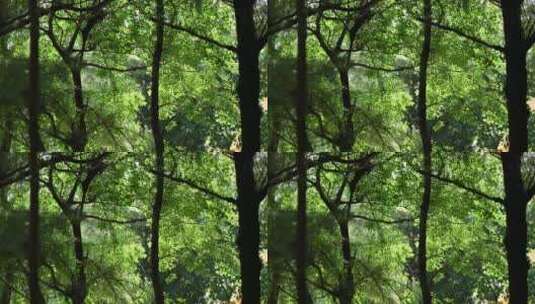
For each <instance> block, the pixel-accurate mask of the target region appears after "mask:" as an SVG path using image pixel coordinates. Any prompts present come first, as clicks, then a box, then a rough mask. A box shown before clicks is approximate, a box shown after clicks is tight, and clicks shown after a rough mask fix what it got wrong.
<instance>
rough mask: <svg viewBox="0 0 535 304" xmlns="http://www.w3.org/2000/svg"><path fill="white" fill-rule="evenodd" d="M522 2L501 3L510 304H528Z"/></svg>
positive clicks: (504, 174) (525, 109)
mask: <svg viewBox="0 0 535 304" xmlns="http://www.w3.org/2000/svg"><path fill="white" fill-rule="evenodd" d="M521 6H522V1H521V0H507V1H506V0H502V1H501V8H502V16H503V27H504V36H505V60H506V70H507V74H506V84H505V95H506V101H507V103H506V104H507V113H508V127H509V152H506V153H502V154H501V160H502V168H503V178H504V186H505V209H506V221H507V228H506V236H505V248H506V251H507V263H508V270H509V274H508V277H509V293H510V301H511V303H518V304H525V303H528V283H527V274H528V269H529V262H528V260H527V256H526V250H527V222H526V207H527V203H528V202H527V200H528V197H527V194H526V193H525V190H524V187H523V185H522V178H521V158H522V153H523V152H525V151H527V149H528V131H527V123H528V119H529V111H528V108H527V105H526V98H527V70H526V56H527V45H525V42H524V40H523V37H522V18H521V10H522V8H521Z"/></svg>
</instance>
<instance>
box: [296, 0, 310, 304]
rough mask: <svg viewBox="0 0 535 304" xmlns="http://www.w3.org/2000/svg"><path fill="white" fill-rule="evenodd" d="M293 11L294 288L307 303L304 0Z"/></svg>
mask: <svg viewBox="0 0 535 304" xmlns="http://www.w3.org/2000/svg"><path fill="white" fill-rule="evenodd" d="M296 12H297V96H296V99H295V109H296V116H297V123H296V135H297V173H298V175H297V233H296V237H297V240H296V246H297V248H296V255H295V258H296V266H297V273H296V289H297V302H298V303H300V304H305V303H310V299H309V293H308V290H307V283H306V261H307V256H306V253H307V234H308V233H307V213H306V212H307V185H306V165H305V150H306V146H307V144H306V142H307V140H306V108H307V99H308V96H307V95H308V87H307V53H306V40H307V16H306V7H305V1H304V0H296Z"/></svg>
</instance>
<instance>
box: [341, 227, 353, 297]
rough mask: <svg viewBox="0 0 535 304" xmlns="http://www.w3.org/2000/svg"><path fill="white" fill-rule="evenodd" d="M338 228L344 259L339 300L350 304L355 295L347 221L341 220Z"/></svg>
mask: <svg viewBox="0 0 535 304" xmlns="http://www.w3.org/2000/svg"><path fill="white" fill-rule="evenodd" d="M338 228H339V230H340V236H341V237H342V257H343V259H344V282H343V289H342V291H341V292H340V297H339V299H340V304H351V303H353V297H354V295H355V282H354V280H353V259H352V257H351V242H350V239H349V226H348V223H347V221H346V220H345V219H344V220H341V221H340V222H339V223H338Z"/></svg>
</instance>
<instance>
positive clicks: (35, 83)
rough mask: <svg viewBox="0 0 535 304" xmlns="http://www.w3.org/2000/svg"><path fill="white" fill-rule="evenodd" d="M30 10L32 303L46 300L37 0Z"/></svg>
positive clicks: (30, 237) (29, 236) (30, 239)
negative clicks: (41, 264) (41, 227)
mask: <svg viewBox="0 0 535 304" xmlns="http://www.w3.org/2000/svg"><path fill="white" fill-rule="evenodd" d="M28 11H29V14H30V60H29V87H28V91H29V94H28V113H29V124H28V133H29V137H30V153H29V162H30V213H29V235H28V265H29V270H30V271H29V274H28V287H29V290H30V302H31V303H32V304H41V303H44V298H43V294H42V292H41V288H40V287H39V257H40V250H41V246H40V241H39V161H38V153H39V150H41V148H42V145H41V140H40V138H39V8H38V7H37V0H28Z"/></svg>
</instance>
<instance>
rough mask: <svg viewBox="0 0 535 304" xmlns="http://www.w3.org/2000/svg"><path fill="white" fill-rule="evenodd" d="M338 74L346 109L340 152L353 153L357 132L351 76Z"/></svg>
mask: <svg viewBox="0 0 535 304" xmlns="http://www.w3.org/2000/svg"><path fill="white" fill-rule="evenodd" d="M338 73H339V76H340V83H341V85H342V105H343V107H344V117H343V126H344V128H343V129H342V130H341V134H340V150H341V151H342V152H351V151H352V150H353V144H354V143H355V130H354V126H353V105H352V103H351V91H350V89H349V75H348V71H347V70H339V72H338Z"/></svg>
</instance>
